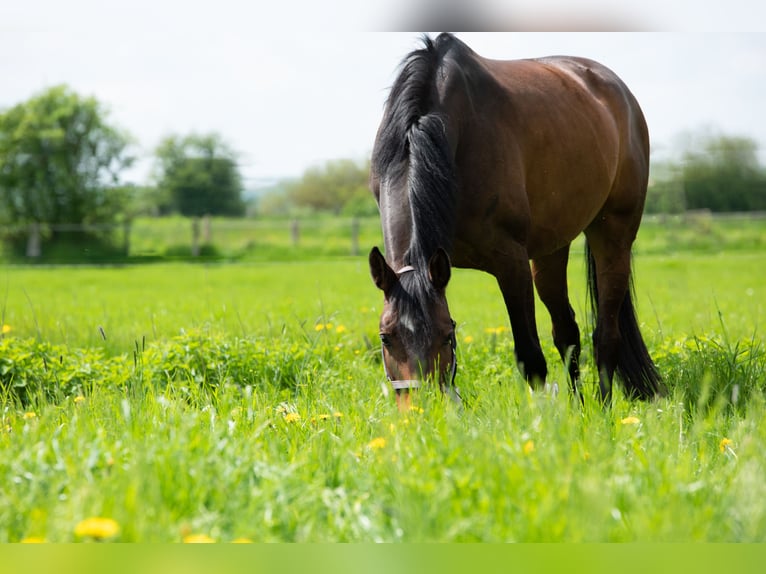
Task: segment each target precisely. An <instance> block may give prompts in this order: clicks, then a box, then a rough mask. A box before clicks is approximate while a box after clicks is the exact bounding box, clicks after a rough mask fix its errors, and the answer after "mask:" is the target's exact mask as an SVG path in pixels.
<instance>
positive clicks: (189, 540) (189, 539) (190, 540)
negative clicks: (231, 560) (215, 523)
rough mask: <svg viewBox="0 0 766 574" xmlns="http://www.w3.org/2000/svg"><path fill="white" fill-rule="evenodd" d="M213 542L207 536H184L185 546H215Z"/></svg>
mask: <svg viewBox="0 0 766 574" xmlns="http://www.w3.org/2000/svg"><path fill="white" fill-rule="evenodd" d="M213 543H215V540H213V539H212V538H211V537H210V536H208V535H207V534H187V535H186V536H184V544H213Z"/></svg>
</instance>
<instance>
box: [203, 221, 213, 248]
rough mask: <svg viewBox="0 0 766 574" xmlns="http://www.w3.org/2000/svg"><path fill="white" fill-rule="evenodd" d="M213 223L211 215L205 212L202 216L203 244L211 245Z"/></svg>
mask: <svg viewBox="0 0 766 574" xmlns="http://www.w3.org/2000/svg"><path fill="white" fill-rule="evenodd" d="M211 227H212V224H211V222H210V215H208V214H205V215H203V216H202V245H210V241H211V239H212V229H211Z"/></svg>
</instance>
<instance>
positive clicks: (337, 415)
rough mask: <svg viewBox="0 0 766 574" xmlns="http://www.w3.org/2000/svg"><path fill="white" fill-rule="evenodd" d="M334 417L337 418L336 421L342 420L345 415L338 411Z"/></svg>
mask: <svg viewBox="0 0 766 574" xmlns="http://www.w3.org/2000/svg"><path fill="white" fill-rule="evenodd" d="M332 416H333V417H335V418H336V419H342V418H343V413H340V412H338V411H335V412H334V413H333V414H332Z"/></svg>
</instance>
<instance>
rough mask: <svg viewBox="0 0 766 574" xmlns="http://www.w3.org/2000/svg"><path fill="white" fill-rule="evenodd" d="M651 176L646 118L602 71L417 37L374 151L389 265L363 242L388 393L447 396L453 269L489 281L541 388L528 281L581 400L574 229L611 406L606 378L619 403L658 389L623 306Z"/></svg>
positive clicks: (451, 368) (529, 375)
mask: <svg viewBox="0 0 766 574" xmlns="http://www.w3.org/2000/svg"><path fill="white" fill-rule="evenodd" d="M648 171H649V136H648V132H647V127H646V122H645V120H644V116H643V114H642V112H641V109H640V108H639V105H638V103H637V102H636V99H635V98H634V97H633V95H632V94H631V92H630V91H629V90H628V88H627V87H626V86H625V84H624V83H623V82H622V81H621V80H620V79H619V78H618V77H617V76H616V75H615V74H614V73H613V72H612V71H610V70H609V69H607V68H606V67H604V66H602V65H601V64H598V63H596V62H593V61H591V60H586V59H582V58H571V57H550V58H541V59H534V60H516V61H499V60H489V59H486V58H483V57H481V56H479V55H477V54H476V53H474V52H473V51H472V50H471V49H470V48H469V47H468V46H466V45H465V44H464V43H463V42H461V41H460V40H458V39H457V38H455V37H454V36H452V35H450V34H441V35H440V36H439V37H438V38H436V39H435V40H431V39H430V38H428V37H426V38H424V47H423V48H422V49H419V50H416V51H414V52H412V53H410V54H409V55H408V56H407V57H406V58H405V59H404V61H403V63H402V65H401V71H400V73H399V76H398V77H397V79H396V81H395V82H394V85H393V87H392V89H391V93H390V95H389V98H388V101H387V104H386V108H385V111H384V115H383V120H382V122H381V125H380V128H379V130H378V134H377V138H376V140H375V146H374V150H373V154H372V172H371V188H372V191H373V193H374V195H375V198H376V199H377V201H378V205H379V208H380V215H381V223H382V227H383V237H384V242H385V252H386V256H385V258H384V256H383V255H382V254H381V252H380V251H379V250H378V248H373V250H372V252H371V253H370V270H371V273H372V277H373V280H374V282H375V284H376V285H377V286H378V287H379V288H380V289H381V290H382V291H383V293H384V296H385V300H384V306H383V312H382V315H381V318H380V338H381V342H382V346H383V347H382V348H383V366H384V369H385V372H386V375H387V377H388V379H389V380H390V381H391V382H392V384H393V386H394V388H395V389H396V390H397V399H399V398H400V392H401V390H402V389H408V388H409V387H412V386H417V382H418V381H419V380H421V379H423V378H426V377H428V376H429V375H430V376H437V377H438V380H439V383H440V386H441V388H442V389H443V390H449V388H450V387H451V386H452V385H453V383H454V381H453V379H454V374H455V366H456V361H455V331H454V322H453V321H452V318H451V316H450V312H449V308H448V306H447V299H446V296H445V288H446V286H447V283H448V281H449V279H450V269H451V265H455V266H458V267H468V268H473V269H480V270H482V271H486V272H488V273H490V274H492V275H494V276H495V277H496V278H497V282H498V285H499V286H500V291H501V292H502V294H503V298H504V299H505V305H506V308H507V309H508V316H509V318H510V321H511V328H512V331H513V338H514V343H515V354H516V360H517V363H518V365H519V368H520V369H521V372H522V373H523V375H524V376H525V377H526V379H527V381H528V382H529V384H530V385H532V386H533V387H539V386H541V385H542V384H543V383H544V381H545V378H546V374H547V366H546V362H545V358H544V356H543V353H542V351H541V349H540V341H539V339H538V334H537V326H536V324H535V311H534V294H533V287H532V285H533V282H534V285H535V286H536V287H537V292H538V295H539V296H540V299H541V300H542V302H543V303H544V304H545V306H546V307H547V309H548V311H549V312H550V315H551V319H552V323H553V340H554V343H555V345H556V348H557V349H558V352H559V354H560V355H561V358H562V359H563V360H564V361H565V363H566V365H567V369H568V372H569V376H570V380H571V384H572V386H573V388H574V389H575V391H577V383H578V379H579V367H578V363H579V358H580V331H579V329H578V327H577V323H576V322H575V316H574V311H573V310H572V307H571V305H570V303H569V297H568V293H567V279H566V268H567V262H568V259H569V246H570V243H571V242H572V240H573V239H574V238H575V237H576V236H577V235H579V233H580V232H583V231H584V233H585V236H586V243H587V246H586V251H587V259H588V286H589V289H590V292H591V300H592V303H593V311H594V313H595V317H596V328H595V331H594V333H593V347H594V353H595V360H596V365H597V367H598V378H599V386H600V391H601V397H602V399H603V400H604V401H609V400H610V398H611V391H612V378H613V375H614V373H615V371H617V373H618V375H619V376H620V378H621V379H622V381H623V383H624V388H625V390H626V393H627V394H628V395H629V396H631V397H637V398H641V399H648V398H651V397H653V396H654V395H656V394H661V393H662V392H663V385H662V382H661V379H660V376H659V374H658V372H657V369H656V367H655V366H654V364H653V362H652V360H651V358H650V356H649V353H648V351H647V349H646V345H645V344H644V341H643V339H642V337H641V333H640V331H639V328H638V323H637V320H636V316H635V312H634V308H633V302H632V298H631V297H632V293H631V245H632V244H633V240H634V239H635V237H636V232H637V230H638V226H639V223H640V221H641V214H642V211H643V207H644V198H645V195H646V186H647V179H648ZM530 260H531V262H532V264H531V268H530Z"/></svg>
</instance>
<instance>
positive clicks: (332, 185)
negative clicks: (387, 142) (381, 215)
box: [287, 159, 377, 215]
mask: <svg viewBox="0 0 766 574" xmlns="http://www.w3.org/2000/svg"><path fill="white" fill-rule="evenodd" d="M369 173H370V166H369V162H367V163H365V164H361V165H360V164H359V163H357V162H354V161H353V160H350V159H341V160H335V161H329V162H327V163H326V164H325V165H324V166H323V167H312V168H309V169H307V170H306V171H305V172H304V173H303V176H302V177H301V179H299V180H297V181H295V182H292V183H291V184H289V186H288V189H287V195H288V198H289V199H290V201H291V203H292V204H293V205H295V206H299V207H308V208H310V209H312V210H315V211H330V212H332V213H335V214H339V213H345V214H347V215H369V214H375V213H377V207H376V205H375V200H374V199H373V197H372V194H371V193H370V190H369V187H368V181H369Z"/></svg>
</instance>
